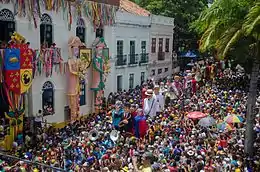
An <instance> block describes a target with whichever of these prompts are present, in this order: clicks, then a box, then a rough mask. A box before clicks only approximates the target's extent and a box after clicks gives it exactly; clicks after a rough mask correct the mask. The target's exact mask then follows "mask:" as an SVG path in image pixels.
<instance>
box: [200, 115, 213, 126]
mask: <svg viewBox="0 0 260 172" xmlns="http://www.w3.org/2000/svg"><path fill="white" fill-rule="evenodd" d="M214 124H216V120H215V119H214V118H213V117H211V116H208V117H205V118H202V119H201V120H199V125H200V126H202V127H209V126H212V125H214Z"/></svg>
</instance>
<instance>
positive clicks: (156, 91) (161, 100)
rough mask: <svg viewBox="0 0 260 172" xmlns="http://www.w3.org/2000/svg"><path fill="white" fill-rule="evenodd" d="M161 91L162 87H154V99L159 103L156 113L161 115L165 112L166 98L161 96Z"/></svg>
mask: <svg viewBox="0 0 260 172" xmlns="http://www.w3.org/2000/svg"><path fill="white" fill-rule="evenodd" d="M159 91H160V86H159V85H155V86H154V97H155V99H156V101H157V104H156V113H157V114H160V113H161V112H163V110H164V96H163V95H162V94H160V92H159Z"/></svg>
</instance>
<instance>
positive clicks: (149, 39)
mask: <svg viewBox="0 0 260 172" xmlns="http://www.w3.org/2000/svg"><path fill="white" fill-rule="evenodd" d="M123 2H124V3H122V1H121V4H120V7H121V8H120V9H121V10H119V11H118V12H117V17H116V24H115V25H114V26H113V27H109V28H107V29H105V35H111V38H109V39H108V40H109V41H111V42H109V45H115V46H112V47H110V49H111V57H112V65H111V66H112V70H111V75H110V77H109V80H108V83H109V84H108V86H107V90H106V95H107V94H109V93H110V92H115V91H117V90H119V89H122V90H128V89H129V88H134V87H135V86H137V85H140V84H141V83H142V82H143V81H146V79H147V78H149V77H153V78H160V77H163V76H167V75H170V74H172V72H173V61H174V60H176V59H173V57H172V43H173V28H174V19H173V18H169V17H164V16H156V15H151V14H150V13H149V12H148V11H146V10H145V9H142V8H141V7H139V6H138V5H136V4H134V3H132V2H129V1H128V2H127V1H126V0H124V1H123ZM126 2H127V3H128V4H125V3H126ZM130 7H131V8H130Z"/></svg>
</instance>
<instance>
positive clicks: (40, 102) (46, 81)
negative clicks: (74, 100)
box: [0, 0, 119, 122]
mask: <svg viewBox="0 0 260 172" xmlns="http://www.w3.org/2000/svg"><path fill="white" fill-rule="evenodd" d="M97 2H99V0H95V2H94V1H84V3H82V4H71V3H69V2H66V6H64V7H62V6H61V4H60V6H59V5H58V4H49V5H50V6H43V3H41V4H42V5H41V6H40V8H35V9H31V8H29V7H28V6H27V5H28V4H20V3H19V5H18V6H17V5H15V4H13V3H12V2H11V1H10V2H9V3H5V4H3V3H1V5H0V41H1V42H2V43H3V42H8V41H9V40H10V38H11V35H12V33H13V32H14V31H16V32H18V33H20V34H21V35H23V36H24V37H25V38H26V40H27V41H29V42H30V47H31V48H32V49H34V50H39V49H40V48H41V47H43V46H46V47H51V46H52V47H55V50H57V51H55V53H57V54H58V56H59V57H60V58H61V60H60V61H59V62H57V63H55V62H54V61H53V60H55V59H51V61H52V62H51V65H50V66H49V67H47V65H46V64H45V65H43V63H41V60H42V59H41V58H40V57H39V56H38V55H37V54H36V56H35V59H34V62H35V64H34V65H35V66H34V79H33V83H32V87H31V89H30V90H29V93H28V94H29V95H28V97H29V98H28V105H27V106H28V107H27V108H26V110H27V115H28V116H35V115H36V114H37V113H38V110H44V109H45V108H46V107H47V108H48V109H50V110H51V114H52V115H48V116H46V117H45V119H47V121H48V122H61V121H65V120H68V119H69V116H68V115H67V114H68V113H67V112H66V111H67V109H68V108H67V106H68V96H67V85H68V84H67V82H68V79H67V74H66V73H67V72H68V70H69V69H68V64H67V61H68V49H69V48H68V40H69V38H70V37H71V36H72V37H73V36H78V37H79V38H80V40H81V41H82V42H83V43H85V46H86V47H87V48H88V47H90V48H92V44H93V42H94V40H95V39H96V37H103V36H105V35H103V33H104V32H103V27H99V26H105V25H110V24H111V25H112V24H113V23H114V20H115V14H116V11H117V9H118V5H119V0H113V1H111V3H112V4H110V5H107V4H104V3H101V4H98V3H97ZM83 7H84V10H88V11H89V14H86V11H84V15H83V12H82V15H78V11H77V10H78V9H81V10H83ZM94 7H97V8H98V9H97V10H101V9H103V10H105V12H104V14H103V13H102V14H101V13H100V14H99V13H95V14H99V16H98V15H95V14H94V15H93V13H92V12H93V10H95V9H96V8H94ZM27 8H28V9H27ZM64 8H65V9H66V10H64ZM14 9H15V10H14ZM38 9H41V11H40V12H39V13H38V11H37V10H38ZM26 10H32V11H31V12H30V11H26ZM91 11H92V12H91ZM38 14H41V16H39V17H38V16H37V15H38ZM104 15H106V16H104ZM93 21H94V22H97V23H93ZM98 22H99V23H98ZM101 22H102V23H101ZM105 39H106V38H105ZM36 52H37V51H36ZM91 81H92V67H90V68H89V69H88V72H87V75H86V77H85V80H84V81H82V82H81V83H80V102H79V103H80V115H84V114H87V113H90V112H92V111H93V92H92V91H91V89H90V88H91V84H90V83H91Z"/></svg>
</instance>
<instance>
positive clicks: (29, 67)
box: [0, 32, 34, 150]
mask: <svg viewBox="0 0 260 172" xmlns="http://www.w3.org/2000/svg"><path fill="white" fill-rule="evenodd" d="M29 45H30V43H28V42H27V43H26V39H25V38H24V37H23V36H22V35H20V34H18V33H16V32H15V33H14V34H13V36H12V37H11V40H10V41H9V43H8V45H4V46H3V45H2V48H4V49H1V56H0V59H1V60H0V62H1V65H0V66H1V67H2V68H1V73H2V75H0V76H1V85H2V88H3V89H2V91H3V92H1V96H2V99H3V97H6V98H5V101H6V104H7V105H8V111H7V112H4V113H5V115H4V117H5V119H3V121H8V123H5V124H4V125H6V126H8V127H7V129H6V130H8V131H7V132H6V135H5V139H4V141H3V143H2V144H1V145H2V146H4V147H5V149H7V150H9V149H10V148H11V145H12V143H13V142H14V141H15V140H16V141H17V142H22V138H23V136H22V131H23V117H24V114H25V93H26V92H27V91H28V89H29V88H30V87H31V84H32V80H33V63H32V60H33V56H34V52H33V50H32V49H31V48H30V47H29ZM1 113H2V112H1ZM2 117H3V116H2Z"/></svg>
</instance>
